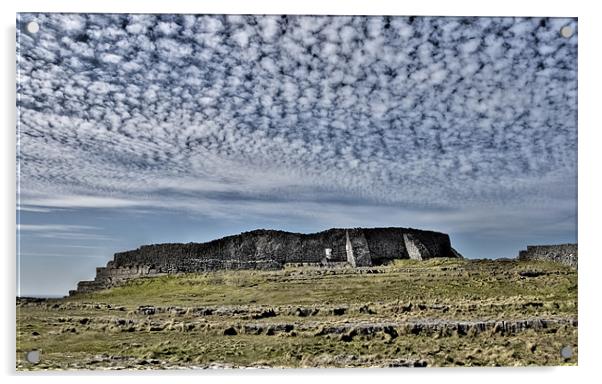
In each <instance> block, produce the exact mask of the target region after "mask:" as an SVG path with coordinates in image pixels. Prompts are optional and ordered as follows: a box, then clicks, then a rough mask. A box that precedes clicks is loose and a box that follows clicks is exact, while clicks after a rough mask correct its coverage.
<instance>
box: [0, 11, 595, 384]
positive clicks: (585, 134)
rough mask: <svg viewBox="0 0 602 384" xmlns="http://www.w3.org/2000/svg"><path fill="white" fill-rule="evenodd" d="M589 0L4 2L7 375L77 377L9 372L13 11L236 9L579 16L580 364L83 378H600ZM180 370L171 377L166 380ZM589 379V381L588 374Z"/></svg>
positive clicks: (74, 377) (93, 377)
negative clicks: (539, 367)
mask: <svg viewBox="0 0 602 384" xmlns="http://www.w3.org/2000/svg"><path fill="white" fill-rule="evenodd" d="M594 3H595V2H594V1H588V2H585V1H583V2H579V1H574V0H573V1H555V0H547V1H527V0H498V1H496V2H490V1H470V0H455V1H445V0H441V1H429V0H419V1H416V0H414V1H411V2H408V1H397V2H395V1H392V0H391V1H384V0H346V1H344V0H341V1H338V2H337V1H334V0H331V1H329V0H301V1H296V2H293V1H289V2H287V1H273V0H272V1H268V0H247V1H244V0H236V1H235V0H217V1H213V2H192V1H191V0H188V1H186V0H144V1H131V0H130V1H126V0H102V1H98V0H94V1H92V0H79V1H68V0H51V1H48V0H47V1H44V0H21V1H18V2H17V3H12V4H9V3H7V2H6V1H3V2H2V3H1V5H0V6H1V7H2V12H1V13H0V15H1V18H2V29H1V32H2V37H1V40H0V41H1V42H2V51H1V52H2V55H1V56H0V57H1V58H2V59H0V65H1V66H2V70H1V72H0V74H1V76H0V78H1V87H0V106H1V108H2V121H3V123H4V124H3V125H2V128H3V129H2V140H1V143H2V145H3V148H2V149H3V150H2V151H0V158H1V161H2V166H1V168H0V169H1V170H2V176H3V177H2V180H3V181H4V183H3V188H2V189H1V190H2V197H3V199H2V203H3V204H2V205H1V207H2V211H1V213H2V214H1V219H2V220H1V221H0V225H1V226H2V228H1V229H2V230H1V231H0V233H1V234H2V239H1V240H2V241H1V244H2V245H3V246H4V252H3V253H2V260H3V261H4V268H3V269H2V272H3V279H2V286H3V288H5V289H4V292H3V295H2V296H1V299H2V309H4V310H3V315H1V316H0V318H1V321H2V327H1V328H0V329H1V330H2V339H1V340H0V341H1V342H0V344H1V345H2V347H1V349H0V353H1V354H2V359H1V360H0V361H2V363H3V368H4V369H3V370H2V372H3V373H4V375H6V376H8V377H7V379H8V380H10V381H13V380H15V381H17V380H18V381H26V382H28V381H31V382H34V381H35V382H38V381H40V380H43V381H44V382H50V383H59V382H60V383H64V382H77V383H79V382H81V380H82V378H81V377H79V375H81V373H80V374H79V375H78V374H73V373H71V374H67V375H61V374H57V373H53V374H50V375H49V376H45V377H38V376H39V375H31V374H29V375H27V374H15V372H14V366H15V364H14V362H15V354H14V351H15V328H14V327H15V307H14V297H15V286H16V284H15V268H16V266H15V245H16V244H15V185H16V179H15V169H16V168H15V145H16V139H15V119H16V117H15V108H14V105H15V29H14V26H15V19H16V12H120V13H237V14H247V13H255V14H282V13H287V14H362V15H379V14H390V15H435V16H440V15H446V16H450V15H464V16H564V17H567V16H570V17H579V220H578V222H579V248H580V254H581V259H580V268H579V302H580V305H579V314H580V315H579V321H580V323H579V336H580V337H579V367H561V368H543V369H532V368H517V369H512V368H510V369H508V368H504V369H475V368H470V369H461V368H456V369H437V368H435V369H426V370H367V369H354V370H305V371H299V370H287V371H275V370H270V371H268V372H265V371H263V372H258V371H229V372H206V371H205V372H200V373H192V375H191V374H190V373H189V372H175V373H174V372H171V373H165V372H153V373H131V372H130V373H121V375H120V376H116V374H115V373H112V374H107V373H104V374H103V373H94V374H90V373H87V374H86V377H85V380H86V381H90V382H94V383H101V382H102V383H105V382H106V381H107V380H111V381H113V380H128V381H132V380H133V381H140V382H144V383H159V382H165V381H167V380H169V381H176V380H177V381H178V382H179V381H182V379H185V378H186V379H188V378H189V376H190V379H192V380H194V381H197V382H198V381H200V382H203V381H217V380H219V381H221V380H223V381H232V382H240V381H241V380H245V381H248V382H250V383H267V382H278V383H281V382H282V381H283V380H286V381H287V383H288V382H291V383H294V382H303V383H306V382H307V381H308V380H311V381H312V382H313V381H324V382H339V381H340V380H345V381H347V382H354V381H358V382H359V381H367V380H370V381H372V380H374V379H376V380H379V381H380V380H391V381H393V380H394V381H398V382H399V381H407V382H411V381H416V382H421V383H422V382H441V381H445V382H462V383H469V382H479V383H482V382H483V381H487V382H488V383H498V382H499V383H504V384H507V383H508V382H509V381H516V380H520V381H522V380H521V379H524V380H525V381H527V380H528V381H531V382H532V381H539V382H542V381H545V382H546V383H547V382H561V383H568V382H571V383H572V382H588V381H590V379H592V378H595V377H596V376H600V375H599V374H597V373H598V372H596V368H597V366H598V365H599V364H600V363H599V357H600V356H601V355H602V354H601V353H600V349H601V346H600V334H601V333H602V332H601V330H600V325H599V324H598V323H599V322H600V321H601V320H602V318H601V317H600V308H601V307H602V304H601V303H600V302H599V301H598V300H597V299H598V294H599V292H602V290H600V285H599V283H598V282H599V281H600V280H601V279H600V273H602V268H600V267H601V264H600V261H599V260H600V258H602V251H601V250H600V249H599V248H598V247H596V245H597V243H598V242H597V240H598V238H599V237H600V235H599V233H598V231H599V228H601V227H602V225H601V224H600V217H602V212H601V209H600V199H601V198H602V188H601V187H600V181H599V180H600V177H599V176H597V175H599V174H600V173H602V171H600V169H599V168H600V165H602V159H601V158H600V153H601V152H602V151H600V149H599V145H600V144H601V143H602V142H601V140H600V138H601V136H600V129H602V124H601V121H600V120H601V119H600V103H601V100H602V98H601V97H600V90H601V89H602V82H601V81H600V80H601V76H600V72H599V69H600V68H602V61H601V60H600V58H601V54H600V49H599V47H602V43H601V38H602V33H601V25H602V20H601V17H602V14H600V12H596V9H595V5H593V4H594ZM173 375H177V377H166V376H173ZM591 381H594V380H591Z"/></svg>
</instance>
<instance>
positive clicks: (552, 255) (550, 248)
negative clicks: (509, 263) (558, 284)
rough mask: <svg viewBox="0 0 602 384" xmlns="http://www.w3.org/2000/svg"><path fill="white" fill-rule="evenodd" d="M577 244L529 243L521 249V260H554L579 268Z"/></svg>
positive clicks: (519, 257) (519, 255)
mask: <svg viewBox="0 0 602 384" xmlns="http://www.w3.org/2000/svg"><path fill="white" fill-rule="evenodd" d="M577 256H578V255H577V244H558V245H529V246H528V247H527V250H524V251H520V252H519V254H518V259H519V260H540V261H553V262H556V263H560V264H564V265H568V266H570V267H573V268H577V261H578V260H577Z"/></svg>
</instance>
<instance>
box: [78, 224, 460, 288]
mask: <svg viewBox="0 0 602 384" xmlns="http://www.w3.org/2000/svg"><path fill="white" fill-rule="evenodd" d="M432 257H455V258H457V257H462V256H460V254H458V253H457V252H456V251H455V250H454V249H453V248H452V247H451V243H450V240H449V236H448V235H446V234H444V233H439V232H432V231H422V230H417V229H412V228H352V229H341V228H333V229H329V230H326V231H323V232H318V233H312V234H302V233H291V232H284V231H275V230H263V229H260V230H255V231H250V232H244V233H241V234H239V235H234V236H227V237H224V238H221V239H217V240H213V241H210V242H207V243H187V244H181V243H173V244H154V245H144V246H141V247H140V248H138V249H135V250H132V251H126V252H119V253H116V254H115V256H114V258H113V260H112V261H109V262H108V264H107V266H106V267H99V268H97V269H96V278H95V279H94V280H93V281H81V282H79V283H78V286H77V290H75V291H71V292H70V294H73V293H81V292H91V291H96V290H100V289H105V288H109V287H111V286H114V285H116V284H118V283H120V282H123V281H125V280H128V279H132V278H136V277H143V276H156V275H163V274H175V273H194V272H205V271H215V270H227V269H262V270H269V269H280V268H283V267H284V265H285V264H289V263H296V264H307V263H309V264H322V265H323V264H337V263H338V264H345V263H347V264H350V265H351V266H353V267H366V266H372V265H382V264H386V263H388V262H390V261H392V260H394V259H409V258H412V259H419V260H424V259H429V258H432Z"/></svg>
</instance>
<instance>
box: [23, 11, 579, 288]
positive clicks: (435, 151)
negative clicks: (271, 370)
mask: <svg viewBox="0 0 602 384" xmlns="http://www.w3.org/2000/svg"><path fill="white" fill-rule="evenodd" d="M32 20H35V21H36V22H37V23H38V24H39V26H40V29H39V31H38V32H37V33H35V34H32V33H29V32H28V31H27V30H26V24H27V23H28V22H30V21H32ZM566 26H568V27H570V28H571V30H572V35H571V36H570V37H566V36H562V35H561V33H560V30H561V28H562V27H566ZM17 72H18V73H17V78H18V81H17V106H18V124H17V138H18V142H17V145H18V148H17V181H18V186H17V188H18V190H17V192H18V205H17V222H18V227H17V228H18V233H17V236H18V255H17V260H18V263H17V267H18V270H17V275H18V276H17V282H18V287H17V294H18V295H41V296H46V295H64V294H66V293H67V291H68V290H69V289H74V288H75V286H76V283H77V281H79V280H89V279H92V278H93V277H94V275H95V268H96V267H98V266H104V265H105V264H106V263H107V261H109V260H110V259H111V258H112V256H113V253H115V252H118V251H123V250H127V249H135V248H137V247H138V246H140V245H142V244H152V243H162V242H191V241H196V242H202V241H208V240H211V239H215V238H219V237H222V236H226V235H231V234H236V233H240V232H242V231H247V230H252V229H257V228H271V229H281V230H288V231H294V232H317V231H321V230H325V229H328V228H331V227H384V226H399V227H413V228H420V229H429V230H437V231H442V232H445V233H448V234H449V235H450V237H451V241H452V245H453V246H454V247H455V248H456V249H457V250H458V251H459V252H460V253H461V254H463V255H464V256H465V257H468V258H498V257H515V256H516V255H517V254H518V251H519V250H520V249H523V248H525V247H526V245H528V244H555V243H566V242H576V241H577V21H576V19H559V18H457V17H386V16H385V17H380V16H378V17H363V16H362V17H358V16H355V17H342V16H290V15H289V16H279V15H277V16H236V15H229V16H223V15H127V14H121V15H107V14H19V15H18V18H17Z"/></svg>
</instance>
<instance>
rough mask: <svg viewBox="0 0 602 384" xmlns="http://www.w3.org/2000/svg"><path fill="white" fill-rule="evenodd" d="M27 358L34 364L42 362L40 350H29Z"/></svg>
mask: <svg viewBox="0 0 602 384" xmlns="http://www.w3.org/2000/svg"><path fill="white" fill-rule="evenodd" d="M25 359H27V361H29V362H30V363H32V364H37V363H39V362H40V351H29V352H27V355H25Z"/></svg>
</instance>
